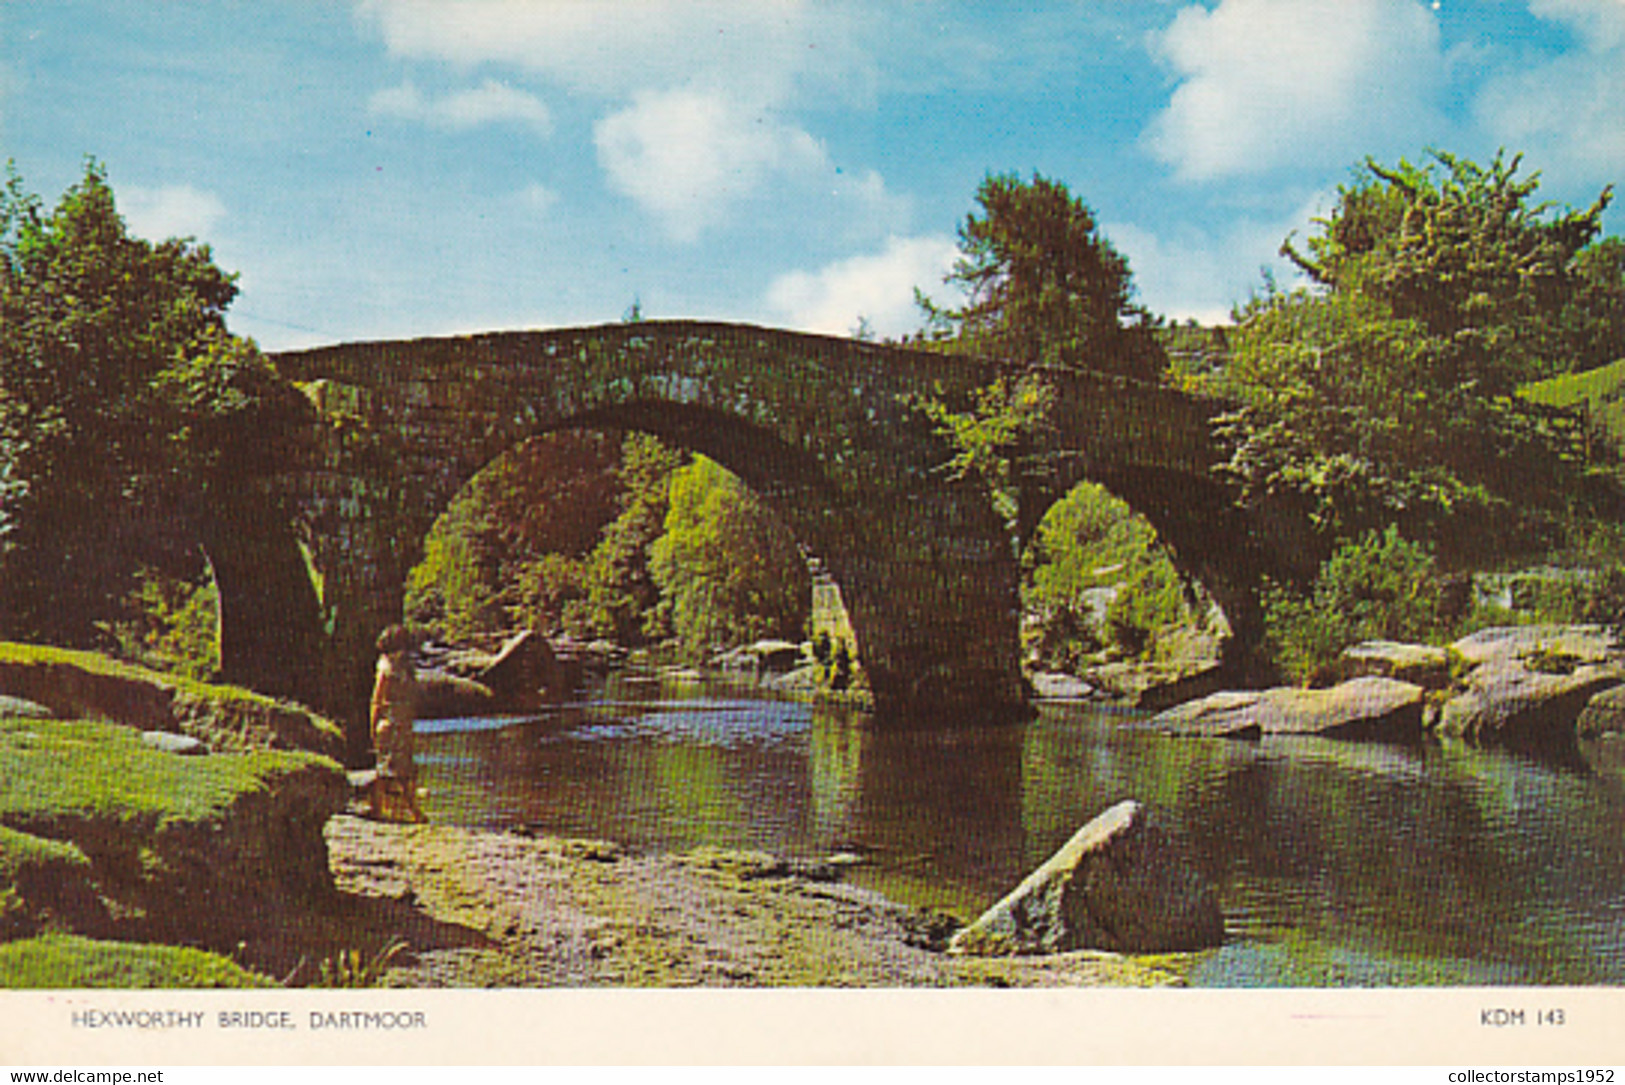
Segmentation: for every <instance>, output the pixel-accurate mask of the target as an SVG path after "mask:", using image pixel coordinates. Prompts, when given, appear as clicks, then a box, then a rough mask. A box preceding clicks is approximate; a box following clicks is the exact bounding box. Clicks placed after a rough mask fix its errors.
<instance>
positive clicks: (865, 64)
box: [0, 0, 1625, 350]
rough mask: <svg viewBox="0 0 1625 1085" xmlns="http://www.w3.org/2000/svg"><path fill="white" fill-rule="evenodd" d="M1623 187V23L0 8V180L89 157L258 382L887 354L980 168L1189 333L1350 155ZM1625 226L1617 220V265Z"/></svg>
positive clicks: (1201, 15) (1591, 15)
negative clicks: (348, 366) (349, 372)
mask: <svg viewBox="0 0 1625 1085" xmlns="http://www.w3.org/2000/svg"><path fill="white" fill-rule="evenodd" d="M1429 146H1437V147H1442V148H1445V149H1447V150H1451V151H1455V152H1457V153H1461V154H1466V155H1468V156H1470V157H1475V158H1481V159H1482V158H1487V157H1488V156H1490V155H1492V154H1493V153H1494V152H1495V150H1496V148H1497V147H1503V146H1504V147H1506V148H1508V149H1509V150H1515V151H1523V152H1526V158H1525V161H1526V163H1527V164H1528V166H1529V167H1530V168H1533V169H1538V170H1539V171H1540V173H1541V174H1542V178H1543V187H1542V194H1543V195H1544V196H1546V197H1547V198H1549V199H1553V200H1557V201H1559V202H1562V203H1570V204H1586V203H1589V202H1590V201H1591V200H1592V199H1594V198H1595V196H1596V195H1597V193H1598V191H1600V190H1601V188H1602V187H1603V186H1604V185H1606V184H1609V183H1612V182H1615V181H1619V180H1625V0H1481V2H1474V3H1468V2H1464V0H1440V2H1418V0H1206V2H1203V3H1194V2H1191V0H1167V2H1163V0H1076V2H1072V3H1060V2H1056V3H1022V4H971V3H939V2H934V0H907V2H902V0H899V2H893V3H875V2H864V3H855V2H854V3H843V2H840V0H831V2H828V3H819V4H811V3H805V4H803V3H791V2H783V3H776V2H771V0H711V2H697V0H686V2H677V0H669V2H660V0H624V2H619V0H595V2H588V0H537V2H519V0H467V2H461V3H457V2H446V0H360V2H356V3H338V2H336V0H334V2H315V0H311V2H304V3H294V2H268V3H249V2H246V0H241V2H227V0H212V2H211V0H199V2H195V3H186V4H182V3H157V2H153V3H143V2H141V0H106V2H102V3H82V2H76V0H37V2H36V0H6V2H3V3H0V158H8V159H12V160H14V162H15V164H16V168H17V170H18V171H19V172H20V173H21V174H22V176H23V179H24V182H25V183H26V185H27V186H28V187H29V188H30V189H31V190H32V191H35V192H37V193H40V194H41V195H42V196H44V197H45V198H46V199H47V201H49V202H53V203H54V201H55V199H56V198H57V197H58V196H59V195H60V193H61V192H62V190H63V189H64V188H66V187H67V186H68V185H70V184H72V183H73V182H74V181H75V180H76V179H77V178H78V177H79V176H80V175H81V173H82V168H83V166H82V164H83V161H84V158H85V156H86V155H91V156H94V157H96V158H98V159H100V160H102V161H103V162H105V164H106V166H107V168H108V171H109V175H110V178H111V180H112V183H113V186H114V189H115V192H116V193H117V194H118V197H119V200H120V207H121V209H122V211H123V212H124V214H125V217H126V219H127V220H128V222H129V223H130V225H131V228H132V229H134V230H135V231H136V232H138V233H141V234H143V235H146V236H150V237H163V236H170V235H176V234H179V235H193V236H196V237H198V238H200V239H202V240H205V241H207V242H209V243H210V244H211V245H212V247H213V249H214V252H215V256H216V258H217V260H218V261H219V262H220V264H221V265H222V266H223V267H225V268H227V269H228V270H232V271H236V272H238V273H240V275H241V279H240V285H241V287H242V294H241V296H240V297H239V299H238V301H237V303H236V304H235V306H234V307H233V309H232V313H231V325H232V328H233V330H234V331H237V332H239V333H241V334H245V335H251V336H253V337H254V338H255V339H256V340H258V341H259V343H260V345H261V346H263V347H265V348H266V349H272V350H274V349H283V348H289V347H295V346H302V345H309V344H315V343H322V342H332V341H339V340H353V339H373V338H392V337H402V336H414V335H434V334H444V333H452V332H462V331H471V330H481V329H496V328H517V327H551V326H561V325H571V324H588V323H597V322H602V321H610V320H617V319H619V318H620V317H621V316H622V315H623V314H624V313H625V312H626V310H627V309H628V308H629V306H630V305H631V304H632V302H633V301H634V299H636V300H637V301H638V302H639V304H640V305H641V307H642V310H643V312H644V313H645V315H647V316H649V317H656V318H667V317H672V318H675V317H695V318H707V319H722V320H742V321H749V322H753V323H761V324H769V325H776V326H783V327H794V328H803V329H808V330H814V331H824V332H831V333H835V334H842V333H845V332H847V331H849V330H851V329H852V328H854V327H855V326H856V325H857V322H858V318H859V317H860V316H862V317H865V318H867V319H868V321H869V322H870V323H871V325H872V326H873V327H874V328H875V329H876V330H877V331H879V332H880V333H882V334H901V333H905V332H908V331H911V330H913V329H914V328H915V327H917V325H918V315H917V312H916V311H915V310H914V308H913V306H912V302H911V299H912V291H913V288H914V287H915V286H920V287H922V288H924V289H926V290H927V291H928V292H931V293H934V294H937V295H938V296H943V294H942V290H941V279H942V275H943V273H944V272H945V271H946V269H947V267H948V266H949V264H950V263H951V261H952V257H953V251H954V232H955V229H956V228H957V226H958V225H959V223H960V222H961V221H962V220H963V218H964V216H965V215H966V213H967V212H969V211H970V210H971V207H972V198H973V194H974V192H975V189H976V186H977V184H978V182H979V181H980V180H981V179H982V177H983V176H985V175H986V174H987V173H989V172H1006V171H1014V172H1018V173H1021V174H1024V175H1025V174H1030V173H1032V172H1033V171H1038V172H1040V173H1043V174H1045V175H1047V176H1050V177H1053V178H1057V179H1059V180H1062V181H1065V182H1066V183H1067V184H1068V185H1069V186H1070V187H1071V189H1072V191H1073V193H1074V194H1075V195H1077V196H1079V197H1081V198H1082V199H1083V200H1084V201H1085V202H1086V203H1088V204H1089V206H1090V207H1092V208H1093V209H1094V210H1095V212H1096V214H1097V216H1098V218H1099V220H1100V221H1101V223H1102V226H1103V229H1104V231H1105V233H1106V235H1107V236H1108V237H1109V238H1110V239H1111V241H1112V242H1113V244H1115V245H1116V246H1117V247H1118V248H1119V249H1120V250H1121V251H1122V252H1123V253H1124V254H1125V255H1127V256H1128V258H1129V261H1130V265H1131V267H1132V268H1133V270H1134V273H1135V280H1136V282H1137V284H1138V287H1139V291H1140V300H1141V301H1142V302H1143V303H1144V304H1146V305H1147V306H1149V307H1150V308H1151V309H1153V310H1154V311H1156V312H1159V313H1163V314H1166V315H1169V316H1172V317H1176V318H1183V317H1187V316H1196V317H1199V318H1204V319H1212V318H1217V317H1219V316H1221V315H1222V314H1224V313H1226V312H1227V311H1228V309H1229V307H1230V305H1231V304H1232V303H1233V302H1235V301H1237V300H1240V299H1242V298H1244V297H1245V296H1246V295H1247V293H1248V292H1249V291H1250V290H1251V289H1253V288H1254V287H1255V286H1256V285H1257V284H1258V283H1259V282H1260V268H1261V267H1263V266H1266V265H1277V266H1278V261H1277V259H1276V257H1275V253H1276V250H1277V247H1278V246H1279V244H1280V242H1281V240H1282V238H1283V237H1284V236H1285V235H1286V234H1287V233H1288V231H1290V230H1293V229H1298V230H1303V229H1305V228H1307V226H1308V223H1309V219H1310V217H1311V216H1312V215H1314V214H1315V213H1316V212H1317V211H1323V210H1325V209H1326V208H1327V206H1328V203H1329V200H1330V198H1331V196H1332V195H1333V194H1334V193H1335V191H1336V188H1337V185H1338V184H1339V183H1341V182H1344V181H1346V180H1347V179H1348V176H1349V170H1350V168H1351V167H1352V166H1353V165H1355V164H1356V163H1358V162H1359V161H1361V160H1362V159H1363V158H1364V157H1365V156H1367V155H1372V156H1375V157H1377V158H1378V159H1380V160H1383V161H1393V160H1395V159H1397V158H1398V157H1400V156H1408V157H1411V158H1413V159H1415V158H1418V157H1419V156H1420V155H1421V152H1422V151H1423V149H1424V148H1426V147H1429ZM1619 215H1620V212H1618V211H1611V212H1610V217H1609V220H1608V223H1609V228H1610V230H1611V232H1619V231H1618V223H1619V221H1620V218H1619Z"/></svg>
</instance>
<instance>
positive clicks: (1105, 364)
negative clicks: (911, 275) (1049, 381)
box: [919, 174, 1165, 380]
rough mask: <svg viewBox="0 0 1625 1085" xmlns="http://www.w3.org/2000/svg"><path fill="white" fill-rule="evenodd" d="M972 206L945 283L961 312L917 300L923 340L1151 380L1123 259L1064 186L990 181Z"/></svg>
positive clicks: (1139, 312) (1143, 322)
mask: <svg viewBox="0 0 1625 1085" xmlns="http://www.w3.org/2000/svg"><path fill="white" fill-rule="evenodd" d="M976 202H977V204H978V205H979V207H980V212H979V213H978V212H972V213H971V214H970V215H967V216H966V218H965V221H964V223H962V224H961V225H960V228H959V250H960V258H959V260H958V262H956V263H955V265H954V270H953V272H952V274H950V275H949V276H948V281H949V282H950V283H955V284H957V285H959V286H961V287H962V288H963V289H964V291H965V294H966V297H967V300H966V303H965V305H964V306H963V307H961V308H958V309H944V308H941V307H939V306H937V305H935V304H933V303H932V302H930V301H929V300H927V299H926V298H925V297H924V295H920V297H919V300H920V304H921V306H922V307H923V308H924V309H925V311H926V314H927V317H928V318H929V321H930V329H929V333H928V334H929V335H930V336H931V337H932V338H936V339H939V340H946V339H952V340H953V341H954V344H955V347H956V349H963V350H966V351H969V352H971V353H976V354H982V355H986V356H988V357H991V358H1000V359H1004V360H1007V361H1011V362H1017V363H1021V364H1024V365H1045V366H1061V367H1065V368H1068V369H1086V370H1091V371H1093V372H1098V373H1108V374H1112V375H1115V376H1121V377H1132V378H1136V379H1139V380H1150V379H1154V378H1155V377H1156V375H1157V374H1158V373H1159V372H1160V371H1161V370H1162V368H1163V367H1164V365H1165V361H1164V359H1163V356H1162V350H1161V347H1160V346H1159V345H1158V343H1157V340H1156V338H1155V336H1154V335H1153V327H1154V322H1153V321H1152V319H1151V317H1150V315H1149V314H1148V313H1147V312H1146V310H1144V309H1143V308H1141V307H1140V306H1138V305H1136V304H1135V303H1134V302H1133V300H1132V299H1133V294H1134V290H1133V286H1132V283H1131V281H1130V276H1129V267H1128V261H1127V260H1126V259H1124V258H1123V256H1122V255H1121V254H1119V253H1118V252H1117V250H1116V249H1114V248H1113V247H1112V245H1111V243H1110V242H1109V241H1107V240H1106V239H1105V238H1104V237H1103V236H1101V234H1100V232H1099V229H1098V227H1097V225H1096V223H1095V217H1094V213H1093V212H1092V211H1091V210H1090V209H1089V208H1088V207H1087V206H1085V205H1084V203H1083V202H1082V201H1081V200H1079V199H1077V198H1075V197H1074V196H1073V195H1072V194H1071V193H1070V192H1069V191H1068V190H1067V187H1066V185H1064V184H1062V183H1061V182H1059V181H1052V180H1049V179H1048V178H1045V177H1042V176H1040V175H1038V174H1034V175H1033V178H1032V180H1031V181H1023V180H1021V179H1020V178H1019V177H1017V176H1016V175H1015V174H999V175H995V176H989V177H987V178H985V179H984V180H983V181H982V184H981V186H980V187H979V188H978V189H977V190H976Z"/></svg>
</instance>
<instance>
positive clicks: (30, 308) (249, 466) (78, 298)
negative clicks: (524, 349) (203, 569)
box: [0, 163, 304, 644]
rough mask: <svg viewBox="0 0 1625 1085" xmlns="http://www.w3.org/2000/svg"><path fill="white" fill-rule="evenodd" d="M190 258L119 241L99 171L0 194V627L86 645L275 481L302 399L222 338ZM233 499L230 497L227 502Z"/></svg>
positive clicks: (220, 307) (201, 268)
mask: <svg viewBox="0 0 1625 1085" xmlns="http://www.w3.org/2000/svg"><path fill="white" fill-rule="evenodd" d="M236 292H237V288H236V285H235V282H234V279H233V276H231V275H228V274H226V273H225V272H223V271H221V270H220V269H219V268H218V267H217V266H216V265H215V264H214V261H213V259H212V257H211V254H210V252H209V249H208V247H207V246H206V245H198V244H195V243H194V242H193V241H191V240H190V239H171V240H167V241H163V242H159V243H157V244H153V243H150V242H147V241H145V240H142V239H140V238H136V237H132V236H131V235H130V234H129V233H128V231H127V230H126V228H125V225H124V221H123V219H122V218H120V216H119V214H118V211H117V208H116V205H115V201H114V198H113V191H112V188H111V187H110V186H109V184H108V183H107V178H106V175H105V172H104V170H103V169H102V168H101V167H100V166H99V165H97V164H95V163H90V164H87V166H86V169H85V175H84V178H83V179H82V180H81V181H80V182H79V183H78V184H77V185H75V186H74V187H73V188H71V189H69V190H68V192H67V193H66V194H64V196H63V197H62V199H61V201H60V203H59V204H58V206H57V207H56V208H55V210H53V211H50V212H47V211H46V210H45V209H44V207H43V205H42V203H41V201H40V200H39V199H38V198H37V197H35V196H33V195H31V194H30V193H28V192H27V191H26V190H25V189H24V187H23V184H22V181H21V179H20V178H19V177H18V176H17V175H16V173H15V172H14V171H13V172H12V173H11V174H10V175H9V178H8V181H7V184H6V188H5V191H4V194H3V195H0V629H3V632H4V634H5V635H7V636H13V637H30V638H37V639H42V640H49V641H54V642H59V643H68V644H92V643H95V642H97V641H98V640H100V639H102V638H103V637H104V635H105V633H104V631H105V628H106V625H107V623H108V622H110V621H112V620H114V619H116V618H117V617H118V615H119V613H120V612H121V610H122V609H123V606H124V601H125V600H126V599H127V598H128V596H129V595H130V593H131V590H132V588H133V586H134V580H133V577H134V574H135V572H136V570H137V568H138V567H139V566H140V565H141V564H142V563H143V562H144V561H159V562H163V561H165V560H169V561H173V560H174V559H175V556H176V554H177V553H178V552H190V554H191V555H192V558H193V560H195V558H196V546H197V543H198V541H199V537H200V534H201V533H202V532H203V531H204V525H203V522H202V521H203V520H205V519H210V521H211V522H213V514H214V511H215V510H214V509H212V508H211V505H213V504H216V503H217V502H218V501H220V500H223V499H225V498H227V497H228V496H232V495H236V496H237V497H239V498H242V495H245V494H246V493H247V492H248V490H249V486H248V483H249V481H250V480H251V479H252V478H253V477H254V476H255V475H256V474H257V473H261V472H264V471H268V470H271V469H275V468H277V467H281V466H285V465H286V462H287V461H286V455H287V453H288V442H290V441H293V440H295V431H296V430H297V428H298V424H299V420H300V419H301V418H302V417H303V415H302V412H303V410H304V404H303V399H302V398H301V397H300V396H299V394H298V392H297V391H296V390H294V389H292V388H291V387H290V386H288V385H287V384H286V382H283V381H281V379H280V378H279V377H277V376H276V374H275V373H274V372H273V371H272V369H271V368H270V366H269V365H268V364H267V363H266V362H265V361H264V359H263V358H262V357H260V355H259V354H258V352H257V351H256V350H254V348H253V347H252V345H251V344H248V343H245V342H243V341H240V340H237V339H234V338H233V337H231V336H230V335H229V334H227V332H226V328H225V310H226V307H227V306H228V305H229V304H230V303H231V301H232V299H233V298H234V297H235V295H236ZM243 499H246V498H243Z"/></svg>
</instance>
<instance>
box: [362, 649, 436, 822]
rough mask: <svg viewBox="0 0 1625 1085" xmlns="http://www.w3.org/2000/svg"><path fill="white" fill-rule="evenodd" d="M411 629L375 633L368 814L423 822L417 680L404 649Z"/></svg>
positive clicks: (395, 819)
mask: <svg viewBox="0 0 1625 1085" xmlns="http://www.w3.org/2000/svg"><path fill="white" fill-rule="evenodd" d="M411 650H412V635H411V634H410V633H408V632H407V631H406V629H405V627H404V626H400V625H391V626H390V627H389V628H387V629H385V630H384V631H383V632H382V633H380V634H378V671H377V677H376V679H375V680H374V681H373V685H372V711H371V725H372V745H373V750H374V751H375V752H376V754H377V757H378V776H377V778H376V779H375V780H374V781H373V785H372V795H371V809H372V815H373V816H374V817H376V818H381V819H384V820H387V821H410V822H425V821H428V820H429V819H428V818H427V817H425V816H424V813H423V810H422V809H421V808H420V807H419V806H418V768H417V762H416V760H415V759H414V754H415V748H416V742H415V740H414V738H413V734H412V727H413V724H414V723H415V722H416V720H417V706H418V697H419V693H420V691H419V688H418V680H417V678H416V676H414V675H413V673H412V662H411V660H410V659H409V658H408V653H409V652H410V651H411Z"/></svg>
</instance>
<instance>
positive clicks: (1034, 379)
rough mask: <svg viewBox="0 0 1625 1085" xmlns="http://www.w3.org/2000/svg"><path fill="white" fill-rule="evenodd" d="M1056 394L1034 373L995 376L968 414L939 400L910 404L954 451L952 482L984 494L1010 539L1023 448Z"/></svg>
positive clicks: (950, 465) (975, 395) (1018, 496)
mask: <svg viewBox="0 0 1625 1085" xmlns="http://www.w3.org/2000/svg"><path fill="white" fill-rule="evenodd" d="M1054 399H1055V392H1054V389H1053V388H1052V387H1051V386H1050V385H1049V383H1048V382H1047V381H1045V380H1044V378H1043V377H1042V376H1040V375H1039V374H1037V373H1024V374H1022V375H1021V376H1020V377H1018V378H1016V379H1015V380H1011V379H1009V378H1008V377H1002V376H1001V377H997V378H995V379H994V381H993V383H991V384H988V385H984V386H983V387H981V388H977V389H975V391H974V392H973V403H972V405H971V406H970V408H969V409H968V410H963V411H956V410H953V409H951V408H950V407H949V406H948V405H947V404H946V403H945V402H943V400H942V399H940V398H920V399H917V400H915V401H914V405H915V406H916V407H918V408H919V409H920V410H921V411H922V412H924V414H925V416H926V417H927V418H929V419H930V420H931V421H932V422H933V423H934V424H935V426H936V431H937V433H938V434H939V435H940V436H942V437H944V438H946V439H947V440H948V441H949V442H951V443H952V444H953V446H954V448H955V449H956V450H957V451H956V452H955V453H954V456H953V458H952V459H951V460H949V461H948V463H947V464H946V465H945V470H947V472H948V473H949V475H950V477H952V478H956V479H965V478H969V479H974V480H976V481H977V482H979V483H980V484H981V485H982V486H983V487H984V488H985V490H986V491H987V495H988V499H989V501H990V502H991V503H992V505H993V511H994V513H995V514H997V515H998V517H999V520H1000V521H1001V522H1002V523H1003V524H1004V525H1005V527H1006V529H1007V530H1008V531H1010V532H1011V533H1012V534H1014V533H1015V531H1016V530H1017V528H1018V522H1019V517H1020V514H1021V503H1020V499H1021V491H1020V484H1021V471H1022V468H1023V467H1024V466H1026V465H1025V464H1024V463H1023V462H1022V459H1021V448H1022V447H1023V445H1025V444H1026V443H1027V441H1028V440H1029V438H1030V436H1031V434H1032V433H1033V432H1034V431H1036V430H1037V429H1038V428H1039V427H1041V426H1043V425H1045V424H1046V420H1047V419H1048V417H1049V411H1050V407H1051V405H1052V404H1053V402H1054Z"/></svg>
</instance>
